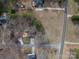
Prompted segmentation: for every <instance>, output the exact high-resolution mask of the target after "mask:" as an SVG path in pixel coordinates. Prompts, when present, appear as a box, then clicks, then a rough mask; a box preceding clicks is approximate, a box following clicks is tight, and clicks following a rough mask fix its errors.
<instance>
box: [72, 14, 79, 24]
mask: <svg viewBox="0 0 79 59" xmlns="http://www.w3.org/2000/svg"><path fill="white" fill-rule="evenodd" d="M71 19H72V22H73V23H74V24H79V16H76V15H74V16H72V17H71Z"/></svg>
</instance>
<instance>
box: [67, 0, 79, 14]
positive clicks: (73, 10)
mask: <svg viewBox="0 0 79 59" xmlns="http://www.w3.org/2000/svg"><path fill="white" fill-rule="evenodd" d="M68 12H69V14H77V13H79V11H78V7H77V3H76V2H75V1H74V0H68Z"/></svg>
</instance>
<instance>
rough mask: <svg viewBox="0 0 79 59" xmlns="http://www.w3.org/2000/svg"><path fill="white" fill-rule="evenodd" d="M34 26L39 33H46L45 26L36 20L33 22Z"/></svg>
mask: <svg viewBox="0 0 79 59" xmlns="http://www.w3.org/2000/svg"><path fill="white" fill-rule="evenodd" d="M32 25H33V26H35V27H36V29H37V30H38V31H42V32H43V31H44V28H43V25H42V24H41V22H40V21H39V20H37V19H36V18H34V19H33V20H32Z"/></svg>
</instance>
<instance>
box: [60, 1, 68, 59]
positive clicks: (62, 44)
mask: <svg viewBox="0 0 79 59" xmlns="http://www.w3.org/2000/svg"><path fill="white" fill-rule="evenodd" d="M64 7H65V10H64V25H63V32H62V38H61V42H60V43H61V44H60V45H61V46H60V51H59V59H62V55H63V49H64V41H65V34H66V25H67V0H65V3H64Z"/></svg>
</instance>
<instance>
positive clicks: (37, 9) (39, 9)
mask: <svg viewBox="0 0 79 59" xmlns="http://www.w3.org/2000/svg"><path fill="white" fill-rule="evenodd" d="M44 10H58V11H64V8H35V11H44Z"/></svg>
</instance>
